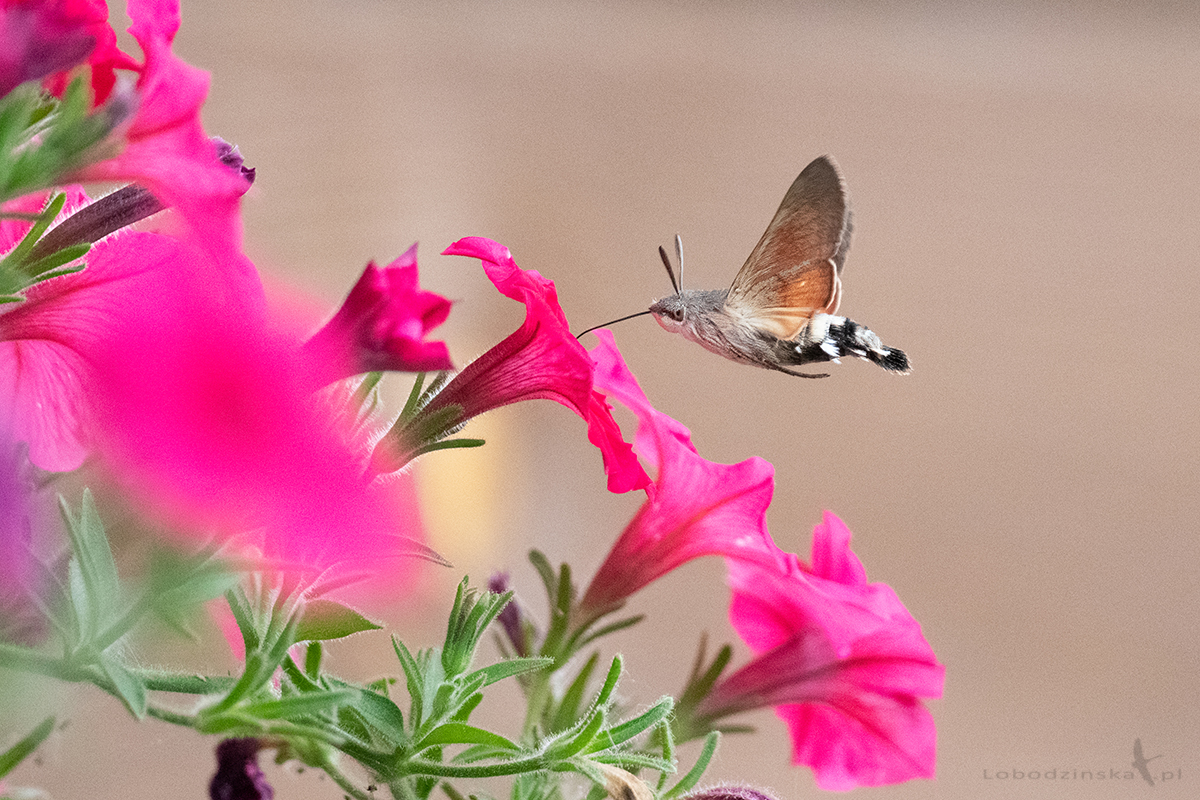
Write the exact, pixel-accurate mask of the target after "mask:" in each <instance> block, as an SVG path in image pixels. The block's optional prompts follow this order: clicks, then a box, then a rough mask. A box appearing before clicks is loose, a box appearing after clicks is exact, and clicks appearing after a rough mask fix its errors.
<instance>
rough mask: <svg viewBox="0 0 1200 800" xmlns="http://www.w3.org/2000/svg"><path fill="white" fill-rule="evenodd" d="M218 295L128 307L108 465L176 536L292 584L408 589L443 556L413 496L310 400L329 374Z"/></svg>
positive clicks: (98, 395)
mask: <svg viewBox="0 0 1200 800" xmlns="http://www.w3.org/2000/svg"><path fill="white" fill-rule="evenodd" d="M137 235H138V234H131V235H130V236H131V237H132V236H137ZM156 242H157V243H158V244H159V245H160V246H162V242H167V243H173V242H172V240H169V239H164V238H162V237H159V238H158V240H156V241H155V240H152V241H150V242H148V243H147V244H146V246H147V247H148V246H153V245H154V244H155V243H156ZM83 274H86V273H83ZM204 284H205V279H204V278H203V277H200V276H194V277H191V278H185V277H181V276H178V275H173V276H171V278H170V279H169V280H163V281H162V282H161V284H160V286H159V289H158V291H156V292H154V293H153V294H145V295H139V296H136V297H129V296H126V297H124V304H123V307H122V310H121V317H120V319H119V320H118V321H117V323H116V324H115V325H114V327H113V329H112V330H111V332H110V334H109V335H108V336H107V337H106V339H105V341H104V342H103V343H102V344H101V346H100V347H98V348H97V351H98V352H97V353H96V355H95V357H94V360H93V365H94V366H93V372H92V381H91V384H90V387H89V389H90V394H91V396H92V397H93V399H94V412H93V413H94V415H95V427H94V435H95V439H96V444H97V448H96V449H97V452H98V454H99V458H100V465H101V466H102V467H103V468H104V470H105V472H106V473H107V474H108V475H110V476H111V477H112V479H113V480H114V481H115V482H116V483H117V485H118V486H119V487H120V488H121V489H123V490H124V492H125V494H126V496H128V497H130V498H131V499H132V500H133V501H134V502H135V503H136V504H137V506H138V507H139V508H140V509H142V510H144V511H146V512H147V513H148V514H149V515H151V516H152V517H153V518H154V519H156V520H157V521H158V522H159V523H160V524H161V525H162V526H163V527H165V528H167V529H168V530H172V531H178V532H180V533H183V534H188V535H192V536H197V535H199V536H206V537H207V536H210V535H217V536H218V537H221V538H222V539H223V540H224V541H226V542H227V543H228V546H229V547H231V548H235V549H237V550H240V551H241V552H243V553H246V554H251V553H253V552H255V551H257V552H258V553H261V555H262V556H263V557H265V558H266V559H267V562H266V566H267V567H268V568H273V569H275V570H276V571H278V572H280V573H282V574H283V576H284V577H285V578H286V579H287V580H289V581H292V582H295V583H299V584H302V585H303V586H306V587H310V588H311V587H314V586H317V587H324V588H325V589H328V588H330V587H335V586H342V585H345V584H349V583H352V582H361V581H362V580H364V579H368V578H369V579H370V580H371V587H369V588H372V589H373V588H378V589H379V590H380V591H381V592H386V591H388V590H389V589H392V588H394V587H396V586H397V584H398V582H401V581H403V580H404V578H405V573H406V572H407V571H409V564H410V560H409V558H410V557H411V556H413V555H424V554H426V553H427V552H428V551H426V550H424V548H423V547H422V546H421V545H420V544H419V540H420V539H421V538H422V537H421V531H420V517H419V514H418V513H417V510H416V504H415V499H414V496H413V493H412V491H411V486H410V485H409V484H408V483H407V482H406V479H403V478H398V479H397V480H395V481H393V482H389V483H388V484H387V485H386V486H384V485H380V484H373V483H371V482H370V481H369V480H368V479H367V478H364V475H363V468H364V466H365V461H366V458H367V453H366V449H365V447H359V446H356V444H355V443H354V441H353V438H352V437H353V434H352V432H351V430H350V429H349V423H350V419H349V418H348V415H346V414H344V413H342V412H343V409H339V408H330V407H329V406H328V404H326V403H323V402H322V400H321V398H320V397H319V396H314V395H313V393H312V391H311V387H312V385H313V380H312V374H314V372H315V373H323V372H326V371H327V370H328V367H327V366H326V365H319V364H314V363H313V360H312V356H311V355H309V354H308V353H306V352H304V351H302V350H301V348H300V347H299V345H298V343H297V342H296V341H295V340H294V338H292V337H290V336H287V335H284V334H281V333H279V332H277V331H276V330H275V329H273V328H272V327H271V326H270V325H269V324H268V323H267V322H265V321H264V318H263V317H262V316H261V315H256V314H246V315H231V314H229V313H228V307H227V306H226V305H224V304H222V303H220V302H217V301H215V300H214V299H213V297H212V296H211V295H209V294H206V293H205V291H204V288H205V287H204ZM363 588H364V587H361V586H359V587H356V589H359V590H361V589H363ZM313 591H314V592H315V591H317V589H313Z"/></svg>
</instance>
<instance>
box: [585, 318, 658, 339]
mask: <svg viewBox="0 0 1200 800" xmlns="http://www.w3.org/2000/svg"><path fill="white" fill-rule="evenodd" d="M649 313H651V312H649V311H639V312H638V313H636V314H630V315H629V316H627V317H620V318H618V319H614V320H609V321H608V322H601V323H600V324H599V325H593V326H592V327H590V328H588V329H587V330H586V331H584V332H583V333H577V334H575V338H576V339H579V338H581V337H582V336H583V334H584V333H591V332H592V331H594V330H596V329H598V328H603V327H605V326H607V325H616V324H617V323H618V322H624V321H625V320H627V319H633V318H634V317H644V316H646V315H647V314H649Z"/></svg>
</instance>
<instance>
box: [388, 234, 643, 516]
mask: <svg viewBox="0 0 1200 800" xmlns="http://www.w3.org/2000/svg"><path fill="white" fill-rule="evenodd" d="M444 255H462V256H472V257H474V258H478V259H480V261H481V262H482V263H483V268H484V271H485V272H486V273H487V276H488V278H489V279H491V281H492V283H493V284H495V286H496V288H497V289H499V290H500V293H501V294H503V295H504V296H506V297H510V298H512V299H513V300H517V301H519V302H521V303H523V304H524V305H525V309H526V311H525V321H524V322H523V323H522V324H521V327H520V328H518V329H517V330H516V331H514V332H513V333H512V334H511V335H510V336H508V337H507V338H506V339H504V340H503V341H502V342H500V343H499V344H497V345H496V346H495V347H493V348H492V349H491V350H488V351H487V352H486V353H484V354H483V355H482V356H480V357H479V358H477V359H475V360H474V361H472V362H471V363H470V364H468V365H467V366H466V367H464V368H463V370H462V371H461V372H459V373H458V375H456V376H455V377H454V379H453V380H451V381H450V382H449V383H448V384H446V386H445V387H444V388H443V389H442V390H441V391H440V392H439V393H438V394H437V395H436V397H434V398H433V400H432V401H431V402H430V403H429V405H428V406H427V407H426V413H427V414H432V413H434V412H438V411H440V410H441V409H445V408H449V407H452V406H456V407H457V408H458V412H457V414H456V415H455V420H454V423H455V424H461V423H465V422H466V421H467V420H469V419H471V418H472V417H475V416H478V415H479V414H482V413H484V412H485V411H491V410H492V409H495V408H500V407H501V406H505V405H508V404H510V403H517V402H520V401H523V400H534V399H545V400H553V401H555V402H556V403H561V404H562V405H564V406H566V407H567V408H569V409H571V410H572V411H574V412H575V413H576V414H578V415H579V416H580V417H582V418H583V419H584V420H586V421H587V423H588V438H589V440H590V441H591V442H592V443H593V444H595V445H596V446H597V447H599V448H600V452H601V454H602V456H603V458H604V470H605V472H606V473H607V475H608V488H609V490H610V491H613V492H627V491H630V490H632V489H637V488H641V487H642V486H645V485H646V484H647V483H648V482H649V478H648V477H647V476H646V473H645V471H644V470H643V469H642V467H641V465H640V464H639V463H638V461H637V457H636V456H634V454H633V451H632V449H631V448H630V446H629V445H628V444H626V443H625V442H624V441H622V440H621V437H620V429H619V428H618V426H617V423H616V421H615V420H613V418H612V412H611V409H609V407H608V405H607V404H606V403H605V402H604V399H603V398H602V397H600V396H599V395H597V394H596V392H594V391H593V389H592V370H593V366H592V361H591V359H590V358H589V356H588V352H587V350H585V349H584V347H583V345H581V344H580V343H579V342H578V341H577V340H576V339H575V337H574V336H572V335H571V331H570V328H569V327H568V325H567V318H566V315H565V314H563V311H562V308H561V307H560V306H559V304H558V295H557V293H556V292H555V289H554V283H553V281H549V280H546V279H545V278H543V277H542V276H541V275H539V274H538V273H537V272H535V271H534V270H523V269H521V268H520V267H518V266H517V264H516V262H515V261H513V257H512V254H511V253H510V252H509V250H508V248H507V247H504V246H503V245H501V244H498V243H496V242H494V241H492V240H491V239H484V238H480V237H468V238H466V239H460V240H459V241H457V242H455V243H454V244H452V245H451V246H450V247H449V248H447V249H446V250H445V253H444ZM396 446H397V443H395V442H393V441H392V440H391V437H389V438H388V439H385V440H384V441H383V443H381V447H380V448H379V449H377V450H376V455H375V467H374V468H375V469H376V470H377V471H378V472H389V471H392V470H395V469H398V468H399V467H400V466H402V465H403V464H404V463H405V462H406V460H407V459H408V458H409V454H408V453H397V452H395V451H394V450H395V448H396Z"/></svg>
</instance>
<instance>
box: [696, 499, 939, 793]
mask: <svg viewBox="0 0 1200 800" xmlns="http://www.w3.org/2000/svg"><path fill="white" fill-rule="evenodd" d="M729 580H730V584H731V586H732V587H733V600H732V603H731V605H730V612H729V613H730V618H731V620H732V622H733V626H734V628H735V629H736V630H737V631H738V633H739V634H740V635H741V637H742V639H744V640H745V641H746V643H747V644H748V645H749V646H750V648H751V649H752V650H753V651H754V652H755V653H756V654H757V655H756V657H755V658H754V659H753V660H752V661H751V662H750V663H749V664H747V665H745V666H744V667H742V668H741V669H740V670H738V671H737V672H735V673H733V674H732V675H730V676H728V677H727V678H725V679H724V680H722V681H720V682H719V683H717V684H716V686H715V687H714V688H713V690H712V691H711V693H709V694H708V696H707V697H705V698H704V699H703V700H702V701H700V702H699V703H698V705H697V706H696V708H695V710H694V712H693V711H691V710H684V711H683V713H682V716H683V717H684V722H685V725H693V726H695V728H696V730H697V731H699V732H701V733H702V732H703V731H705V730H710V729H713V728H714V727H718V726H717V724H716V723H717V721H718V720H721V719H724V718H725V717H728V716H730V715H732V714H735V713H738V712H741V711H746V710H748V709H751V708H761V707H765V706H772V707H774V708H775V713H776V714H777V715H779V717H780V718H781V719H783V720H784V722H786V723H787V726H788V729H789V731H790V732H791V737H792V760H793V762H795V763H797V764H807V765H808V766H810V767H812V769H813V770H814V771H815V772H816V780H817V785H818V786H820V787H821V788H823V789H831V790H846V789H852V788H854V787H856V786H879V785H884V784H891V783H899V782H901V781H906V780H909V779H912V778H931V777H933V774H934V762H935V745H936V731H935V728H934V723H933V717H932V716H931V715H930V713H929V711H928V709H926V708H925V706H924V705H922V703H921V701H920V698H925V697H929V698H933V697H940V696H941V694H942V682H943V679H944V672H945V670H944V668H943V667H942V665H941V664H939V663H938V661H937V658H936V657H935V656H934V654H933V650H932V648H931V647H930V646H929V643H928V642H927V641H926V640H925V638H924V636H923V635H922V633H921V626H920V625H919V624H918V623H917V621H916V620H915V619H913V617H912V615H911V614H909V612H908V610H907V609H906V608H905V607H904V605H903V604H902V603H901V602H900V599H899V598H898V597H896V593H895V592H894V591H892V589H891V587H889V586H887V585H886V584H882V583H868V582H867V580H866V573H865V571H864V570H863V567H862V563H861V562H860V561H859V560H858V558H857V557H856V556H855V555H854V554H853V553H852V552H851V551H850V531H849V530H848V529H847V528H846V526H845V525H844V524H843V523H842V521H841V520H840V519H838V518H837V517H836V516H834V515H833V514H831V513H829V512H826V513H825V519H824V522H822V523H821V524H820V525H817V526H816V528H815V529H814V531H813V563H812V566H811V567H810V566H807V565H805V564H803V563H802V562H801V561H800V560H799V559H798V558H796V557H795V556H789V558H788V566H787V569H786V570H784V571H779V570H773V569H764V568H763V567H761V566H760V565H758V564H753V563H749V562H744V561H736V560H733V559H731V560H730V561H729ZM689 718H690V719H689Z"/></svg>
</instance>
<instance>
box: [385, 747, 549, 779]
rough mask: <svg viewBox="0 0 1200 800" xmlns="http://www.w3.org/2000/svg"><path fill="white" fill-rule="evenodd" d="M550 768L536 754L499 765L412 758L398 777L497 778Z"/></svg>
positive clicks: (401, 766) (403, 766)
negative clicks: (449, 762) (448, 762)
mask: <svg viewBox="0 0 1200 800" xmlns="http://www.w3.org/2000/svg"><path fill="white" fill-rule="evenodd" d="M550 767H551V764H550V763H548V761H547V759H546V756H544V755H542V754H540V753H539V754H538V755H536V756H529V757H528V758H518V759H514V760H512V761H503V762H501V763H499V764H444V763H442V762H440V761H425V760H424V759H419V758H414V759H411V760H409V761H407V762H406V763H404V764H401V765H400V768H399V769H398V770H397V774H398V775H403V776H408V775H433V776H437V777H439V778H497V777H500V776H502V775H519V774H521V773H523V772H535V771H538V770H546V769H549V768H550Z"/></svg>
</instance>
